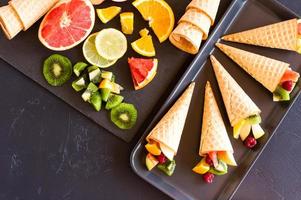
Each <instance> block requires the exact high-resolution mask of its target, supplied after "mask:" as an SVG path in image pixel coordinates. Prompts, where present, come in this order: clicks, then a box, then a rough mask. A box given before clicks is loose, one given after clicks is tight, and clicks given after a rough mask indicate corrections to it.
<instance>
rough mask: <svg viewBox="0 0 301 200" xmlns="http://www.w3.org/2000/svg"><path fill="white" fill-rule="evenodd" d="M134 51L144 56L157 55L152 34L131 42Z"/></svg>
mask: <svg viewBox="0 0 301 200" xmlns="http://www.w3.org/2000/svg"><path fill="white" fill-rule="evenodd" d="M131 46H132V48H133V49H134V51H136V52H137V53H139V54H140V55H142V56H146V57H153V56H155V55H156V51H155V47H154V44H153V39H152V36H150V35H146V36H143V37H141V38H140V39H138V40H136V41H134V42H132V43H131Z"/></svg>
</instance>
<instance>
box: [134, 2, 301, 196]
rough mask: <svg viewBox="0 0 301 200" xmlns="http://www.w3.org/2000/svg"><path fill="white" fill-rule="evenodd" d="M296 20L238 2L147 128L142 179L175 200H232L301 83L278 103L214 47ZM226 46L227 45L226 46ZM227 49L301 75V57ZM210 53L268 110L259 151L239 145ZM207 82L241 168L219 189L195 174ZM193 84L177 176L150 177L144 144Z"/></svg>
mask: <svg viewBox="0 0 301 200" xmlns="http://www.w3.org/2000/svg"><path fill="white" fill-rule="evenodd" d="M295 17H297V18H299V16H298V15H297V14H295V13H294V12H293V11H291V10H289V9H287V8H286V7H284V6H283V5H281V4H280V3H279V2H276V1H274V0H235V1H233V2H232V4H231V6H230V7H229V9H228V11H227V12H226V13H225V15H224V16H223V18H222V20H221V21H220V23H219V24H218V25H217V28H216V30H215V31H214V32H213V33H212V35H211V36H210V37H209V39H208V41H207V43H206V44H205V46H204V47H203V49H202V51H201V52H200V53H199V55H198V56H197V57H196V58H195V59H194V61H193V62H192V64H191V65H190V67H189V68H188V69H187V71H186V72H185V73H184V75H183V77H182V78H181V79H180V81H179V82H178V83H177V84H176V85H175V88H174V89H173V90H172V92H171V94H170V96H169V97H168V98H167V101H166V102H165V104H164V105H163V106H162V108H161V109H160V110H159V111H158V113H157V114H156V116H155V117H154V119H153V121H152V122H151V123H150V125H149V127H148V128H147V129H146V131H145V133H144V135H143V136H142V138H141V139H140V140H139V142H138V144H137V145H136V147H135V148H134V150H133V152H132V155H131V158H130V162H131V166H132V168H133V170H134V171H135V172H136V173H137V174H138V175H139V176H140V177H141V178H143V179H144V180H146V181H147V182H149V183H150V184H152V185H154V186H155V187H157V188H158V189H159V190H161V191H163V192H164V193H166V194H167V195H169V196H170V197H172V198H174V199H178V200H184V199H206V200H208V199H220V200H224V199H231V198H232V197H233V195H234V193H235V191H236V190H237V189H238V187H239V185H240V184H241V183H242V181H243V180H244V178H245V177H246V175H247V174H248V172H249V170H250V169H251V167H252V166H253V164H254V163H255V161H256V160H257V158H258V157H259V156H260V154H261V153H262V152H263V150H264V148H265V147H266V145H267V144H268V142H269V141H270V139H271V138H272V136H273V135H274V133H275V131H276V129H277V128H278V126H279V124H280V123H281V121H282V120H283V119H284V118H285V116H286V114H287V113H288V111H289V110H290V108H291V106H292V105H293V104H294V102H295V100H296V98H297V96H299V94H300V90H301V83H300V82H299V83H298V84H297V85H296V88H295V90H294V92H293V94H292V100H291V101H290V102H287V103H276V102H273V101H272V94H271V93H270V92H269V91H268V90H266V89H265V88H263V87H262V86H261V85H260V83H258V82H256V81H255V80H254V79H253V78H252V77H251V76H249V75H248V74H247V73H246V72H244V71H243V70H242V69H241V68H240V67H238V66H237V65H236V64H235V63H234V62H233V61H232V60H231V59H230V58H228V57H227V56H226V55H224V54H223V53H222V52H221V51H219V50H218V49H217V48H216V47H215V46H214V44H215V43H216V42H218V41H219V38H220V37H221V36H222V35H224V34H228V33H235V32H238V31H242V30H248V29H250V28H255V27H259V26H262V25H267V24H270V23H274V22H279V21H282V20H287V19H291V18H295ZM221 42H222V43H225V42H223V41H221ZM227 44H229V45H232V46H235V47H239V48H242V49H245V50H248V51H251V52H255V53H259V54H263V55H266V56H268V57H272V58H276V59H279V60H282V61H286V62H289V63H291V64H292V66H293V68H294V69H295V70H296V71H298V72H299V73H301V62H300V60H301V59H300V58H301V55H299V54H297V53H295V52H288V51H284V50H276V49H269V48H263V47H256V46H248V45H243V44H235V43H229V42H228V43H227ZM210 54H213V55H215V56H216V58H217V59H218V60H219V61H220V62H221V63H222V64H223V65H224V66H225V68H226V69H227V70H228V71H229V72H230V74H231V75H232V76H233V77H234V78H235V79H236V80H237V82H238V83H239V84H240V85H241V86H242V88H243V89H244V90H245V91H246V92H247V93H248V94H249V96H250V97H251V98H252V99H253V100H254V101H255V103H256V104H257V105H258V106H259V107H260V108H261V110H262V114H261V117H262V120H263V122H262V127H263V128H264V129H265V132H266V134H265V136H264V137H263V138H261V139H260V140H259V142H258V145H257V147H256V148H255V149H254V150H248V149H247V148H245V147H244V146H243V144H242V142H241V141H240V140H235V139H233V137H232V128H231V126H230V123H229V120H228V117H227V114H226V111H225V107H224V105H223V101H222V97H221V94H220V92H219V89H218V84H217V82H216V79H215V76H214V73H213V70H212V66H211V63H210V61H209V55H210ZM207 80H209V81H210V82H211V84H212V87H213V90H214V93H215V96H216V98H217V101H218V104H219V108H220V110H221V113H222V117H223V119H224V121H225V124H226V126H227V130H228V133H229V134H230V135H229V137H230V139H231V143H232V145H233V148H234V151H235V153H234V156H235V158H236V161H237V162H238V167H235V168H234V167H230V169H229V172H228V174H226V175H224V176H218V177H216V178H215V180H214V183H213V184H206V183H204V182H203V180H202V176H200V175H198V174H195V173H193V172H192V168H193V167H194V166H195V165H196V164H197V163H198V162H199V161H200V156H199V155H198V149H199V142H200V134H201V125H202V112H203V98H204V87H205V83H206V81H207ZM191 81H195V82H196V88H195V91H194V95H193V99H192V102H191V105H190V110H189V113H188V116H187V120H186V125H185V128H184V131H183V135H182V139H181V143H180V146H179V149H178V154H177V156H176V158H175V159H176V161H177V167H176V171H175V173H174V175H173V176H172V177H167V176H165V175H164V174H163V173H162V172H160V171H159V170H157V169H155V170H153V171H151V172H148V171H147V170H146V167H145V165H144V162H145V156H146V150H145V148H144V145H145V144H146V142H145V137H146V135H147V134H148V133H149V132H150V130H151V129H152V128H153V127H154V126H155V124H156V123H157V122H158V121H159V120H160V118H161V117H162V116H163V115H164V113H166V111H167V110H168V108H169V107H170V106H171V105H172V104H173V103H174V102H175V101H176V99H177V98H178V97H179V96H180V94H181V93H182V92H183V91H184V90H185V88H186V87H187V86H188V85H189V83H190V82H191Z"/></svg>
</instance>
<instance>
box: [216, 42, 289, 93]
mask: <svg viewBox="0 0 301 200" xmlns="http://www.w3.org/2000/svg"><path fill="white" fill-rule="evenodd" d="M216 46H217V47H218V48H220V50H222V51H223V52H224V53H225V54H226V55H227V56H229V57H230V58H231V59H232V60H233V61H234V62H236V63H237V64H238V65H239V66H240V67H241V68H242V69H244V70H245V71H246V72H247V73H249V74H250V75H251V76H252V77H253V78H255V79H256V80H257V81H258V82H260V83H261V84H262V85H263V86H264V87H265V88H267V89H268V90H269V91H270V92H274V91H275V90H276V88H277V86H278V84H279V83H280V81H281V78H282V77H283V74H284V73H285V71H286V70H287V69H288V68H289V66H290V64H288V63H285V62H281V61H278V60H275V59H272V58H268V57H265V56H261V55H258V54H255V53H251V52H248V51H244V50H241V49H238V48H234V47H231V46H228V45H224V44H220V43H217V44H216Z"/></svg>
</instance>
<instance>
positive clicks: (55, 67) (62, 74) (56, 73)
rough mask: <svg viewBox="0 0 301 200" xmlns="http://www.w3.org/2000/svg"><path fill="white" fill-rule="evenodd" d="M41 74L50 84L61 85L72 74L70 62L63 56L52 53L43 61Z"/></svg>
mask: <svg viewBox="0 0 301 200" xmlns="http://www.w3.org/2000/svg"><path fill="white" fill-rule="evenodd" d="M43 75H44V77H45V79H46V81H47V82H48V83H49V84H50V85H52V86H61V85H63V84H64V83H66V82H67V81H68V80H69V79H70V77H71V75H72V63H71V61H70V60H69V59H68V58H67V57H65V56H62V55H59V54H53V55H51V56H49V57H48V58H47V59H46V60H45V61H44V65H43Z"/></svg>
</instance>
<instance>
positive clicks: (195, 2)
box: [187, 0, 220, 25]
mask: <svg viewBox="0 0 301 200" xmlns="http://www.w3.org/2000/svg"><path fill="white" fill-rule="evenodd" d="M219 3H220V0H192V1H191V2H190V4H189V5H188V6H187V10H189V9H192V8H193V9H197V10H199V11H200V12H203V13H204V14H206V15H208V17H209V18H210V20H211V25H213V24H214V21H215V17H216V14H217V11H218V7H219Z"/></svg>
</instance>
